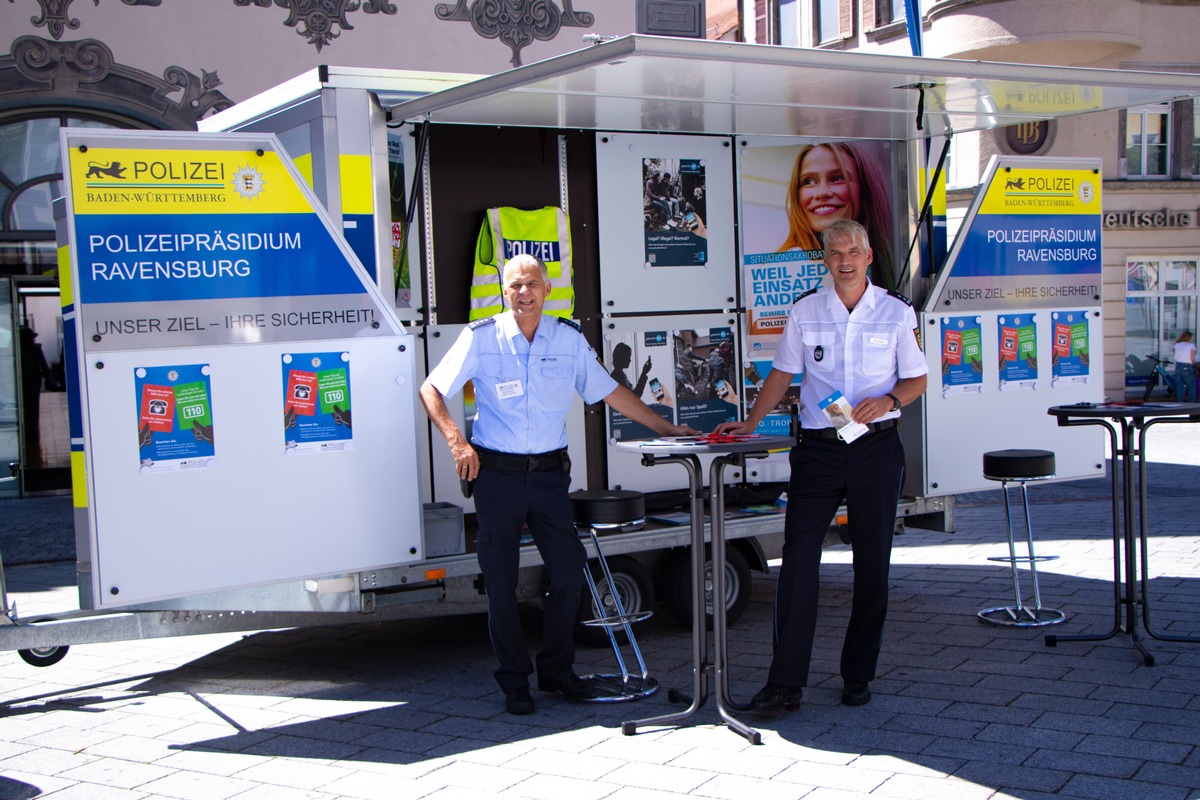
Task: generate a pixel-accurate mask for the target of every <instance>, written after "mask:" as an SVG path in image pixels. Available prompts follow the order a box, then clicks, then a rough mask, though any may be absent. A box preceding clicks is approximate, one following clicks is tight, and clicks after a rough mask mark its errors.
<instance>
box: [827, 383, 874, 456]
mask: <svg viewBox="0 0 1200 800" xmlns="http://www.w3.org/2000/svg"><path fill="white" fill-rule="evenodd" d="M817 405H818V406H819V407H820V409H821V410H822V411H824V412H825V416H826V417H827V418H828V419H829V423H830V424H831V425H833V427H834V428H836V429H837V435H838V438H839V439H841V440H842V441H843V442H845V443H846V444H850V442H853V441H854V440H855V439H857V438H858V437H860V436H862V435H863V434H864V433H866V432H867V431H868V430H870V428H868V427H867V426H866V425H863V424H862V423H861V422H855V421H854V420H853V419H851V418H850V414H851V412H852V411H853V410H854V409H852V408H851V407H850V402H849V401H848V400H846V398H845V397H843V396H842V393H841V392H834V393H833V394H831V395H829V397H826V398H825V399H824V400H822V401H821V402H820V403H818V404H817Z"/></svg>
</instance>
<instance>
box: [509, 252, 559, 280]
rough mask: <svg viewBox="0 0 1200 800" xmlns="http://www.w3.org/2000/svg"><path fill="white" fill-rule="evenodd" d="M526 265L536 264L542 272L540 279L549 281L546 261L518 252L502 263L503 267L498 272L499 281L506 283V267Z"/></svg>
mask: <svg viewBox="0 0 1200 800" xmlns="http://www.w3.org/2000/svg"><path fill="white" fill-rule="evenodd" d="M526 265H536V266H537V268H538V269H539V270H541V273H542V280H543V281H544V282H546V283H549V282H550V270H549V269H547V268H546V262H545V261H542V260H541V259H540V258H538V257H537V256H534V255H530V254H529V253H518V254H517V255H515V256H513V257H512V258H510V259H509V260H508V261H506V262H505V263H504V269H503V270H502V271H501V274H500V281H501V283H502V284H503V285H505V286H507V285H508V268H509V267H520V266H526Z"/></svg>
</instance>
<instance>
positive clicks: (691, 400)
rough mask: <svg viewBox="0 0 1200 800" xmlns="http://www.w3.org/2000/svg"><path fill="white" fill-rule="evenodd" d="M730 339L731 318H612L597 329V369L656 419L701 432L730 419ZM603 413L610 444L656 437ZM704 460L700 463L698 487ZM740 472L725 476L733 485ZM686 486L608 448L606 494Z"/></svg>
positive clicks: (733, 367) (734, 377)
mask: <svg viewBox="0 0 1200 800" xmlns="http://www.w3.org/2000/svg"><path fill="white" fill-rule="evenodd" d="M738 338H739V337H738V323H737V318H736V317H734V316H733V315H731V314H686V315H679V316H671V317H652V318H650V317H617V318H612V319H610V320H609V321H608V322H606V323H605V331H604V363H605V364H607V365H608V367H609V369H610V371H611V373H612V375H613V377H614V378H615V379H616V380H617V381H618V382H619V383H622V384H624V385H625V386H626V387H628V388H629V389H630V390H632V391H633V393H634V394H635V395H637V396H638V397H639V399H641V400H642V401H643V402H645V403H647V404H648V405H649V406H650V407H651V408H652V409H654V411H655V412H657V413H658V414H659V415H660V416H663V417H665V418H666V419H669V420H671V421H672V422H674V423H676V424H679V425H690V426H692V427H693V428H696V429H697V430H699V431H701V432H703V433H708V432H710V431H712V430H713V428H715V427H716V426H717V424H719V423H721V422H725V421H727V420H733V419H736V418H737V415H738V407H739V403H740V398H739V389H740V386H741V380H740V379H739V378H738V372H739V370H738V364H739V363H740V362H739V360H738V359H739V352H740V348H739V347H738ZM605 414H606V415H607V416H606V422H605V424H606V430H607V434H608V440H609V442H610V443H612V442H616V441H627V440H630V439H643V438H650V437H652V436H655V435H656V434H654V433H653V432H652V431H650V429H649V428H646V427H645V426H643V425H640V424H638V423H636V422H633V421H632V420H629V419H627V418H625V417H624V416H623V415H621V414H619V413H617V412H615V411H613V410H612V409H610V408H606V409H605ZM712 458H713V457H712V456H701V457H700V459H701V463H702V464H703V466H704V471H705V475H704V477H705V481H706V482H707V479H708V465H709V464H710V463H711V462H712ZM756 466H757V463H756ZM741 472H742V471H741V470H740V469H736V468H730V469H728V470H726V472H725V477H726V479H727V480H730V481H732V480H740V479H741ZM687 485H688V478H687V473H686V472H685V471H684V470H683V469H682V468H680V469H664V468H655V469H647V468H646V467H645V466H644V465H643V464H642V462H641V456H639V455H638V454H637V453H627V452H623V451H620V450H617V449H616V448H615V447H611V446H610V447H609V448H608V487H609V488H618V487H625V488H636V489H637V490H638V491H641V492H656V491H666V490H671V489H684V488H687Z"/></svg>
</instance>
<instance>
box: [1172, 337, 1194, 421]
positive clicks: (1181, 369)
mask: <svg viewBox="0 0 1200 800" xmlns="http://www.w3.org/2000/svg"><path fill="white" fill-rule="evenodd" d="M1175 399H1177V400H1178V401H1179V402H1181V403H1194V402H1195V401H1196V343H1195V342H1194V341H1192V332H1191V331H1184V332H1183V333H1181V334H1179V338H1178V339H1176V340H1175Z"/></svg>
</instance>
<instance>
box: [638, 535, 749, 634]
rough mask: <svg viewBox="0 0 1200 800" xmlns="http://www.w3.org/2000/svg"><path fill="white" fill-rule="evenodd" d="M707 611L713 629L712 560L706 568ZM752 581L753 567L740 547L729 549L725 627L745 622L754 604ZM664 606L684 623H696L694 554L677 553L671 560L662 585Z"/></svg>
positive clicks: (664, 570)
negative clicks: (693, 616)
mask: <svg viewBox="0 0 1200 800" xmlns="http://www.w3.org/2000/svg"><path fill="white" fill-rule="evenodd" d="M704 574H705V588H704V600H705V603H704V604H705V609H706V610H707V611H708V616H707V619H708V627H709V629H711V628H712V624H713V619H712V608H713V605H712V559H711V558H710V559H709V560H708V561H707V562H706V563H705V565H704ZM751 582H752V579H751V577H750V564H749V563H748V562H747V561H746V557H745V556H744V555H743V554H742V552H741V551H740V550H738V549H737V548H736V547H730V546H728V545H726V547H725V624H726V625H732V624H733V623H735V622H737V621H738V620H739V619H741V617H742V614H744V613H745V612H746V607H747V606H748V605H750V594H751V591H752V588H751ZM659 589H660V594H661V595H662V601H663V605H665V606H666V607H667V611H668V612H669V613H670V614H671V616H672V617H673V618H674V619H675V620H676V621H677V622H678V623H679V624H680V625H686V626H690V625H691V624H692V554H691V551H690V550H686V549H685V550H677V551H675V552H674V553H672V554H671V555H670V556H669V557H668V558H667V563H666V565H665V566H664V567H663V572H662V580H661V582H660V584H659Z"/></svg>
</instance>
